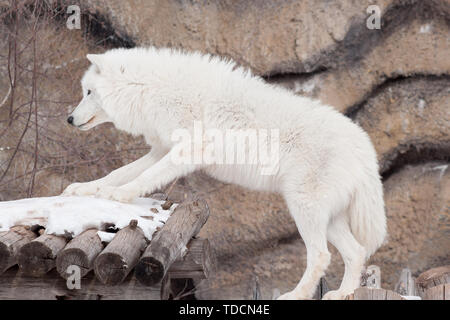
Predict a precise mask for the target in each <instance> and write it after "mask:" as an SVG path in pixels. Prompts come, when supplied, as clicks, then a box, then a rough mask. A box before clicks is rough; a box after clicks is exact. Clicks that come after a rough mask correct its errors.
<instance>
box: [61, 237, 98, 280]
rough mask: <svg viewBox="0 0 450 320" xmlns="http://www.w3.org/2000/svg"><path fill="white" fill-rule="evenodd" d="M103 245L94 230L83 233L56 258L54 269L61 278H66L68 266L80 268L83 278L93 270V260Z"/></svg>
mask: <svg viewBox="0 0 450 320" xmlns="http://www.w3.org/2000/svg"><path fill="white" fill-rule="evenodd" d="M102 250H103V244H102V242H101V240H100V237H99V236H98V235H97V230H96V229H90V230H86V231H84V232H83V233H82V234H80V235H79V236H77V237H75V238H74V239H72V240H71V241H70V242H69V243H68V244H67V245H66V246H65V247H64V249H63V250H62V251H61V252H60V253H59V254H58V256H57V257H56V269H57V270H58V272H59V274H60V275H61V277H63V278H67V277H68V276H69V273H68V272H67V270H68V268H69V267H70V266H74V265H75V266H77V267H79V268H80V272H81V277H84V276H85V275H86V274H87V273H88V272H89V271H90V270H92V269H93V268H94V260H95V258H97V256H98V255H99V254H100V252H102Z"/></svg>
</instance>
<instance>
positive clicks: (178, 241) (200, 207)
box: [135, 200, 209, 286]
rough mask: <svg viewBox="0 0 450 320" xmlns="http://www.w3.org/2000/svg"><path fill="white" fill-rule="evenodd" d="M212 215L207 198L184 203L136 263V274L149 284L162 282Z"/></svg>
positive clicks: (139, 278) (143, 282)
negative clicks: (210, 214)
mask: <svg viewBox="0 0 450 320" xmlns="http://www.w3.org/2000/svg"><path fill="white" fill-rule="evenodd" d="M208 217H209V208H208V205H207V204H206V202H205V201H202V200H194V201H190V202H185V203H182V204H180V205H179V206H178V207H177V208H176V209H175V211H174V212H173V213H172V215H171V216H170V218H169V219H167V221H166V224H165V225H164V226H163V227H162V228H161V230H160V231H159V232H158V233H157V234H156V235H155V237H154V238H153V239H152V241H151V243H150V245H149V246H148V247H147V249H146V250H145V252H144V254H143V255H142V257H141V259H140V260H139V262H138V264H137V265H136V268H135V275H136V278H137V279H138V280H139V281H140V282H141V283H142V284H144V285H148V286H151V285H154V284H156V283H158V282H160V281H161V280H162V279H163V277H164V276H165V274H166V273H167V270H168V269H169V268H170V266H171V265H172V263H173V262H175V260H176V259H177V258H178V257H180V256H181V255H182V252H183V251H184V252H185V251H186V245H187V243H188V242H189V241H190V240H191V238H192V237H193V236H195V235H196V234H197V233H198V232H199V231H200V229H201V227H202V226H203V225H204V224H205V222H206V220H207V219H208Z"/></svg>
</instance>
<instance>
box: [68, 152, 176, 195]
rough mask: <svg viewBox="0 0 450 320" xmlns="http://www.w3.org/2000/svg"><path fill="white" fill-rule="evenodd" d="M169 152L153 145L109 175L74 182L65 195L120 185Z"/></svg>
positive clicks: (80, 193)
mask: <svg viewBox="0 0 450 320" xmlns="http://www.w3.org/2000/svg"><path fill="white" fill-rule="evenodd" d="M165 153H167V152H166V151H165V150H164V149H163V148H161V147H159V146H153V147H152V149H151V151H150V152H149V153H148V154H146V155H145V156H143V157H142V158H139V159H137V160H136V161H133V162H131V163H129V164H127V165H125V166H123V167H120V168H118V169H116V170H114V171H112V172H111V173H110V174H108V175H107V176H105V177H103V178H101V179H98V180H94V181H90V182H84V183H72V184H71V185H69V186H68V187H67V188H66V189H65V190H64V192H63V193H62V195H63V196H88V195H95V194H96V193H97V192H99V190H101V189H103V188H106V187H108V186H120V185H123V184H126V183H128V182H130V181H132V180H133V179H135V178H136V177H137V176H139V175H140V174H141V173H142V172H144V171H145V170H146V169H148V168H150V167H151V166H152V165H153V164H154V163H156V162H157V161H158V160H160V159H161V158H162V157H163V156H164V154H165Z"/></svg>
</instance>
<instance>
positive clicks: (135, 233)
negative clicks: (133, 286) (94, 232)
mask: <svg viewBox="0 0 450 320" xmlns="http://www.w3.org/2000/svg"><path fill="white" fill-rule="evenodd" d="M146 245H147V242H146V240H145V236H144V232H143V231H142V230H141V228H139V227H138V226H137V220H132V221H131V222H130V225H129V226H128V227H126V228H123V229H121V230H119V232H117V234H116V236H115V237H114V239H113V240H112V241H111V242H110V243H109V244H108V246H107V247H106V248H105V250H103V251H102V253H100V254H99V255H98V256H97V258H96V259H95V262H94V271H95V275H96V276H97V278H98V279H99V280H100V281H101V282H102V283H104V284H108V285H117V284H119V283H121V282H122V281H123V280H124V279H125V278H126V276H127V275H128V274H129V273H130V271H131V270H133V267H134V266H135V265H136V263H137V262H138V260H139V257H140V255H141V253H142V251H143V250H144V249H145V246H146Z"/></svg>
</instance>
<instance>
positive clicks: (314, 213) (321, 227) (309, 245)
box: [278, 197, 330, 300]
mask: <svg viewBox="0 0 450 320" xmlns="http://www.w3.org/2000/svg"><path fill="white" fill-rule="evenodd" d="M302 198H303V199H289V198H286V201H287V203H288V207H289V210H290V212H291V214H292V217H293V218H294V220H295V223H296V225H297V228H298V230H299V232H300V235H301V237H302V238H303V241H304V243H305V245H306V251H307V263H306V270H305V272H304V274H303V277H302V279H301V280H300V282H299V283H298V285H297V286H296V287H295V289H294V290H292V291H291V292H288V293H286V294H284V295H282V296H280V297H279V298H278V299H282V300H299V299H311V298H312V296H313V295H314V293H315V290H316V288H317V285H318V283H319V280H320V278H321V277H322V276H323V275H324V274H325V270H326V269H327V267H328V265H329V263H330V253H329V252H328V248H327V237H326V233H327V225H328V220H329V212H328V210H327V209H325V208H323V207H322V208H321V207H320V205H316V204H314V203H313V204H311V198H309V199H308V197H302ZM302 200H303V201H302ZM308 201H309V202H308Z"/></svg>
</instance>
